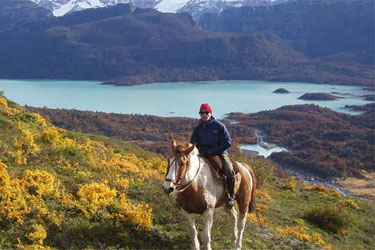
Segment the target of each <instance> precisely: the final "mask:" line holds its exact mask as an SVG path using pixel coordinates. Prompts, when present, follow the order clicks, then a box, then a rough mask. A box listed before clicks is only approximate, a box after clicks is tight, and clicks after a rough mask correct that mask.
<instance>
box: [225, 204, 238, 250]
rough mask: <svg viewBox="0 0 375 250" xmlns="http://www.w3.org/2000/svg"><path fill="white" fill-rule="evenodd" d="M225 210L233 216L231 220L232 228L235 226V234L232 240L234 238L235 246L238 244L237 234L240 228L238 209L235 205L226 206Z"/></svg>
mask: <svg viewBox="0 0 375 250" xmlns="http://www.w3.org/2000/svg"><path fill="white" fill-rule="evenodd" d="M225 212H227V213H228V214H229V216H230V217H231V218H230V219H231V221H232V228H233V236H232V240H233V246H235V245H236V244H237V236H238V230H237V211H236V209H235V208H234V207H232V208H230V209H229V208H225Z"/></svg>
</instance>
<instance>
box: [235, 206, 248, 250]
mask: <svg viewBox="0 0 375 250" xmlns="http://www.w3.org/2000/svg"><path fill="white" fill-rule="evenodd" d="M246 215H247V212H245V213H242V212H240V217H239V219H238V238H237V244H236V245H235V246H234V249H236V250H239V249H241V248H242V236H243V232H244V230H245V225H246Z"/></svg>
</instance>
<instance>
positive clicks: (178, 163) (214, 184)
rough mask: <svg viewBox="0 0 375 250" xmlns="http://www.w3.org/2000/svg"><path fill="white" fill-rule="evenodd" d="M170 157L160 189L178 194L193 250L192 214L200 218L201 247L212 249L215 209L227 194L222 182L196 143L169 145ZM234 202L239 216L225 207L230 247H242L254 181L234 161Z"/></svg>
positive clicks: (196, 242) (252, 207)
mask: <svg viewBox="0 0 375 250" xmlns="http://www.w3.org/2000/svg"><path fill="white" fill-rule="evenodd" d="M171 146H172V152H173V157H172V158H169V159H168V168H167V173H166V178H165V181H164V183H163V186H162V188H163V190H164V192H165V193H167V194H171V193H172V192H173V191H176V193H177V199H178V202H179V204H180V205H181V207H182V209H183V214H184V215H185V216H186V218H187V220H188V223H189V231H190V237H191V241H192V246H193V249H195V250H198V249H199V248H200V244H199V240H198V232H197V229H196V226H195V215H196V214H201V215H203V223H204V229H203V234H202V239H201V240H202V245H203V247H205V248H206V249H208V250H211V249H212V248H211V243H210V242H211V228H212V224H213V215H214V211H215V208H219V207H222V206H224V205H225V201H226V199H227V198H228V194H227V192H226V189H225V187H224V181H223V180H222V179H220V178H217V176H215V173H214V172H213V170H212V169H211V167H210V166H209V165H208V163H207V162H206V161H205V160H204V159H203V158H202V157H201V156H199V153H198V149H197V148H196V146H195V144H194V145H191V144H186V145H182V144H179V145H177V143H176V141H175V140H174V139H172V142H171ZM237 165H238V173H237V174H236V184H235V200H236V202H237V205H238V210H239V216H238V214H237V211H236V209H235V208H234V207H232V208H226V207H225V206H224V207H225V211H226V212H227V213H228V214H229V215H230V217H231V219H232V220H231V221H232V226H233V247H234V249H236V250H239V249H241V248H242V236H243V232H244V229H245V224H246V215H247V213H248V212H255V188H256V179H255V174H254V172H253V170H252V169H251V168H250V167H249V166H248V165H246V164H243V163H239V162H237Z"/></svg>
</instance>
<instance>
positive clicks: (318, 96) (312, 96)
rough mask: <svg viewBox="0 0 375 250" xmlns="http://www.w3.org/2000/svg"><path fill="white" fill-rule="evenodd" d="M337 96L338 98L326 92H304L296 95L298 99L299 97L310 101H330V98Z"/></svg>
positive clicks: (333, 98)
mask: <svg viewBox="0 0 375 250" xmlns="http://www.w3.org/2000/svg"><path fill="white" fill-rule="evenodd" d="M337 98H338V97H337V96H334V95H331V94H327V93H306V94H304V95H302V96H300V97H298V99H301V100H312V101H331V100H336V99H337Z"/></svg>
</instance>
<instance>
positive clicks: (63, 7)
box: [31, 0, 286, 17]
mask: <svg viewBox="0 0 375 250" xmlns="http://www.w3.org/2000/svg"><path fill="white" fill-rule="evenodd" d="M31 1H33V2H35V3H36V4H38V5H40V6H42V7H44V8H46V9H49V10H51V11H52V12H53V14H54V15H55V16H62V15H65V14H66V13H69V12H73V11H79V10H83V9H87V8H98V7H105V6H111V5H116V4H119V3H132V4H133V5H134V6H136V7H138V8H155V9H157V10H159V11H161V12H172V13H175V12H189V13H191V14H192V15H193V16H194V17H198V16H200V15H201V14H202V13H205V12H211V13H220V12H221V11H223V9H225V8H228V7H242V6H257V5H264V4H269V3H272V2H278V1H286V0H31Z"/></svg>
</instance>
